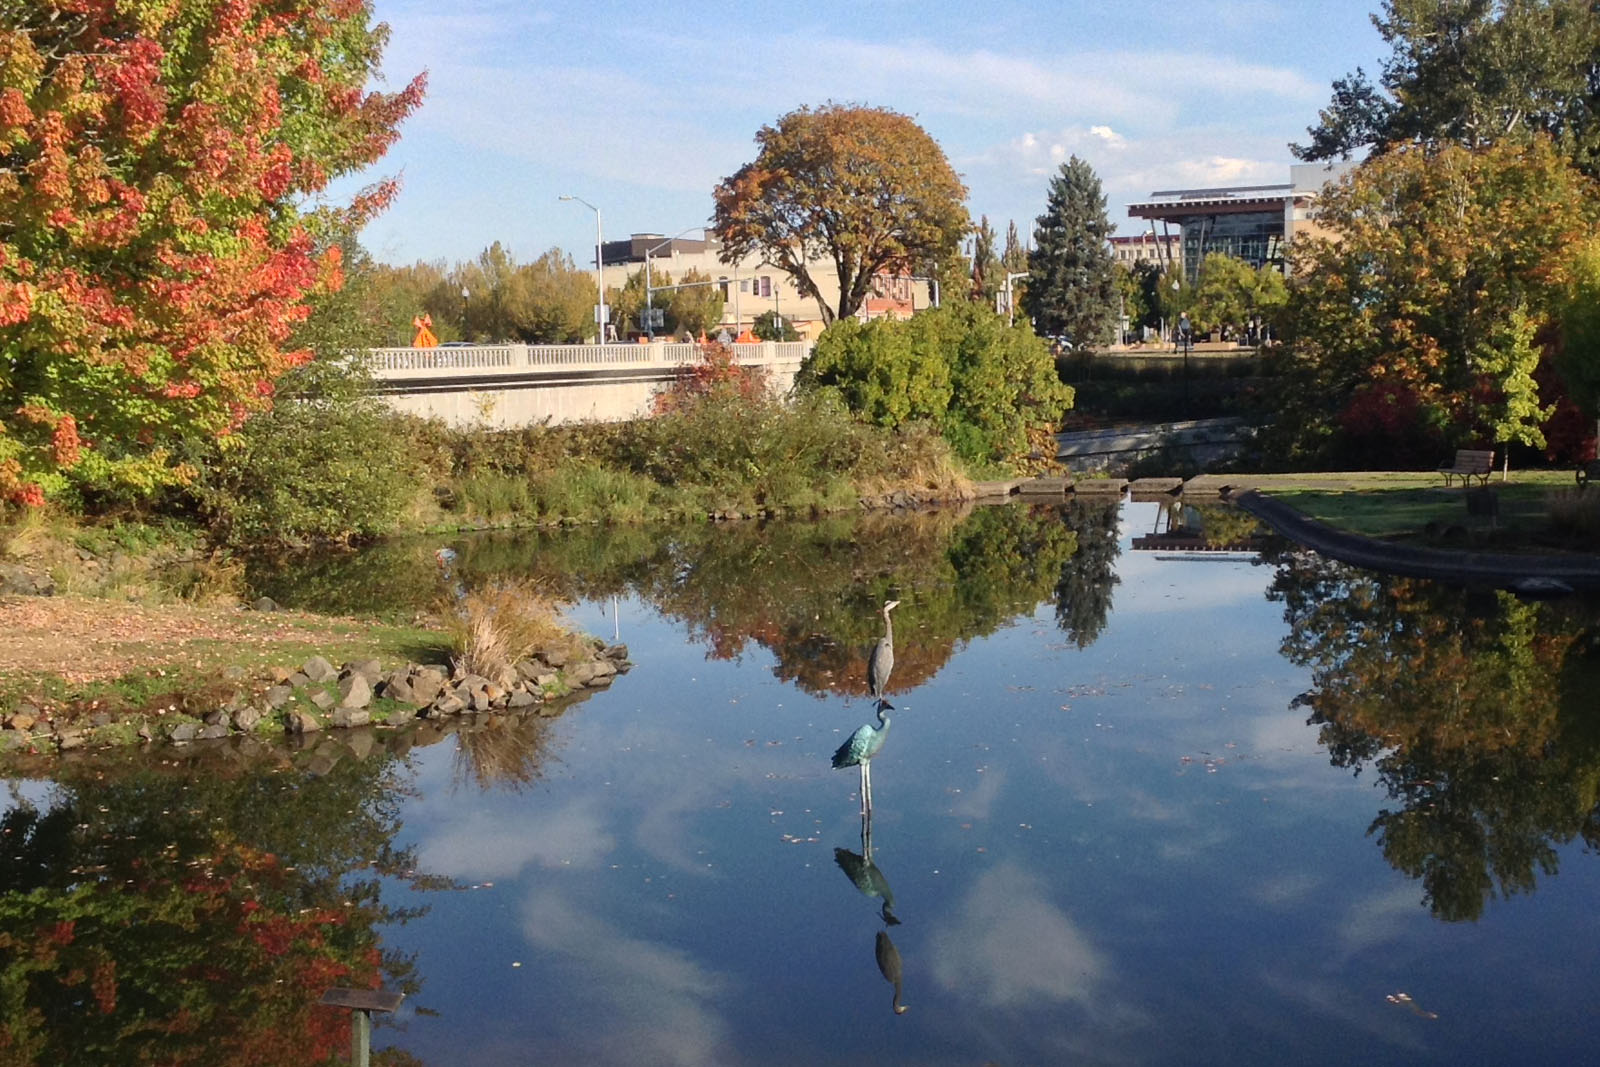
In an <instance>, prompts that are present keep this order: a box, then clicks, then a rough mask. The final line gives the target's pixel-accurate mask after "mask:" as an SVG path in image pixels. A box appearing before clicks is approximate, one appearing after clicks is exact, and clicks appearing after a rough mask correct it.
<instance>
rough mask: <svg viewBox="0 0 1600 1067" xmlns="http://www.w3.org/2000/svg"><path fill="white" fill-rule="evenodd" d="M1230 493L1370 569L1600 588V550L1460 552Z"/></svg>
mask: <svg viewBox="0 0 1600 1067" xmlns="http://www.w3.org/2000/svg"><path fill="white" fill-rule="evenodd" d="M1228 499H1229V500H1230V502H1232V503H1234V504H1237V505H1238V506H1239V507H1241V508H1243V509H1244V510H1245V511H1248V512H1249V513H1250V514H1252V515H1254V516H1255V517H1256V518H1258V519H1260V520H1261V521H1262V522H1265V523H1266V524H1267V525H1268V526H1271V527H1272V528H1273V529H1274V530H1276V531H1277V532H1278V533H1280V534H1282V535H1283V536H1285V537H1287V538H1289V539H1290V540H1292V541H1297V542H1299V543H1300V544H1302V545H1305V546H1306V547H1307V548H1311V549H1314V550H1316V551H1317V552H1319V553H1321V554H1322V555H1324V556H1327V557H1329V558H1331V559H1336V560H1339V561H1340V562H1343V563H1349V564H1352V565H1354V566H1357V567H1366V568H1367V569H1369V570H1375V571H1384V572H1387V573H1390V574H1404V575H1409V576H1411V577H1414V578H1433V579H1437V580H1439V581H1445V582H1463V583H1470V584H1482V585H1493V586H1497V587H1501V588H1506V589H1514V590H1516V591H1518V592H1523V593H1559V592H1563V591H1564V590H1563V589H1562V588H1561V587H1562V586H1566V587H1567V588H1570V589H1574V590H1577V589H1584V590H1600V556H1586V555H1572V556H1537V555H1513V554H1511V553H1507V552H1457V551H1451V550H1448V549H1441V548H1423V547H1420V546H1416V545H1397V544H1393V543H1391V542H1388V541H1379V540H1377V539H1375V538H1371V537H1363V536H1361V535H1360V534H1353V533H1347V532H1345V531H1344V530H1336V529H1334V528H1333V527H1331V526H1328V525H1325V524H1324V523H1320V522H1318V521H1317V520H1315V519H1311V518H1307V517H1306V516H1305V515H1303V514H1302V513H1300V512H1298V511H1296V510H1295V509H1294V508H1291V507H1290V506H1289V505H1287V504H1285V503H1283V502H1282V501H1278V500H1274V499H1272V498H1271V497H1268V496H1262V495H1261V493H1259V492H1257V491H1256V490H1254V489H1247V490H1245V491H1244V492H1242V493H1235V494H1232V495H1231V496H1230V497H1229V498H1228Z"/></svg>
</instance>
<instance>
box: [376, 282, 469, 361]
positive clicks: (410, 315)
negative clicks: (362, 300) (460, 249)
mask: <svg viewBox="0 0 1600 1067" xmlns="http://www.w3.org/2000/svg"><path fill="white" fill-rule="evenodd" d="M372 284H373V288H374V290H375V293H376V300H377V302H378V304H379V307H380V308H381V311H382V315H383V320H382V321H383V344H384V345H388V346H395V347H402V348H403V347H405V346H407V345H409V344H411V342H412V340H413V338H414V337H415V336H416V327H414V326H413V325H412V320H413V319H415V318H417V317H418V316H419V315H423V314H426V315H428V316H429V317H430V318H431V319H432V320H433V331H434V333H435V334H436V335H437V336H438V337H439V339H440V340H442V341H456V340H460V339H461V337H462V331H461V327H462V323H463V319H462V310H461V287H460V286H458V285H454V284H452V282H451V280H450V267H449V266H448V265H447V264H446V263H445V262H444V261H443V260H438V261H436V262H431V263H428V262H422V261H418V262H416V263H413V264H411V265H409V266H404V267H391V266H386V265H382V264H380V265H378V266H377V267H376V268H375V270H374V273H373V279H372Z"/></svg>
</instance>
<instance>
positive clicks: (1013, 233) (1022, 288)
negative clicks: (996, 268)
mask: <svg viewBox="0 0 1600 1067" xmlns="http://www.w3.org/2000/svg"><path fill="white" fill-rule="evenodd" d="M1000 266H1001V267H1003V268H1004V270H1005V273H1004V274H1002V275H1001V276H1000V278H999V283H1000V289H1001V291H1002V292H1003V291H1005V288H1006V279H1007V278H1009V277H1011V276H1012V275H1016V274H1021V275H1024V277H1021V278H1016V279H1015V280H1013V281H1012V283H1011V306H1012V308H1014V309H1018V310H1020V309H1021V308H1022V306H1023V304H1022V297H1023V294H1025V293H1026V292H1027V291H1028V279H1027V277H1026V275H1027V273H1028V249H1027V248H1026V247H1025V246H1024V245H1023V243H1022V238H1020V237H1018V236H1017V223H1016V220H1015V219H1012V220H1010V221H1009V222H1007V223H1006V247H1005V251H1004V252H1002V253H1001V254H1000Z"/></svg>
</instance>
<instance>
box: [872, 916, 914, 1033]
mask: <svg viewBox="0 0 1600 1067" xmlns="http://www.w3.org/2000/svg"><path fill="white" fill-rule="evenodd" d="M873 955H875V956H877V957H878V973H879V974H881V975H883V978H884V981H886V982H888V983H889V984H890V985H892V986H894V1013H895V1014H896V1015H904V1014H905V1013H906V1012H907V1011H908V1010H910V1007H909V1005H906V1004H902V1003H900V979H901V973H900V972H901V966H900V950H899V949H897V948H895V947H894V942H893V941H890V940H889V935H888V934H886V933H884V932H883V931H882V930H879V931H878V937H877V941H876V943H875V944H874V945H873Z"/></svg>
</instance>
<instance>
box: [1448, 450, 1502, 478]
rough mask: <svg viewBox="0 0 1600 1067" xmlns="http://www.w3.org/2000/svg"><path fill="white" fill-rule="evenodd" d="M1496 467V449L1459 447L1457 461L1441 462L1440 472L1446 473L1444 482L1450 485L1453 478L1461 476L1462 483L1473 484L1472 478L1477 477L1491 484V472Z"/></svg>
mask: <svg viewBox="0 0 1600 1067" xmlns="http://www.w3.org/2000/svg"><path fill="white" fill-rule="evenodd" d="M1493 469H1494V451H1493V450H1492V449H1484V450H1479V449H1474V448H1458V449H1456V461H1455V462H1454V463H1451V464H1442V463H1441V464H1440V465H1439V473H1440V474H1442V475H1444V484H1445V485H1449V484H1450V480H1451V479H1452V478H1457V477H1459V478H1460V479H1461V484H1463V485H1471V484H1472V479H1473V478H1477V479H1478V480H1479V481H1481V482H1482V483H1483V484H1484V485H1488V484H1489V472H1490V471H1491V470H1493Z"/></svg>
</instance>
